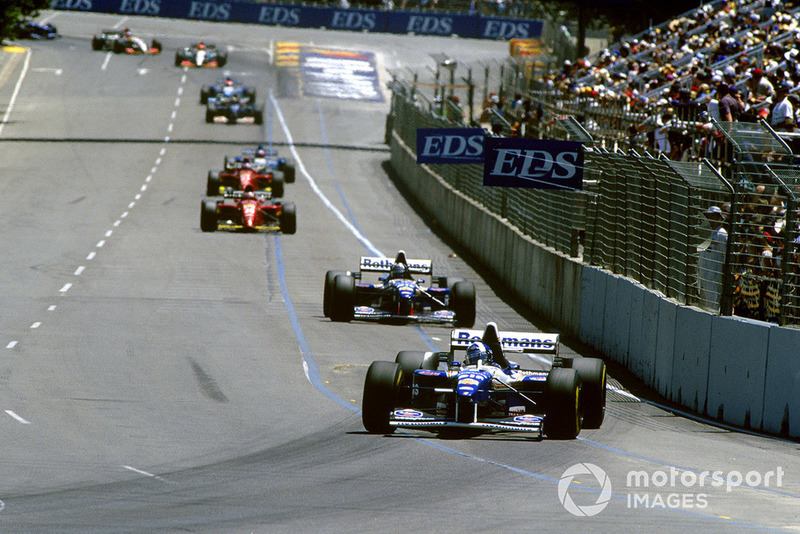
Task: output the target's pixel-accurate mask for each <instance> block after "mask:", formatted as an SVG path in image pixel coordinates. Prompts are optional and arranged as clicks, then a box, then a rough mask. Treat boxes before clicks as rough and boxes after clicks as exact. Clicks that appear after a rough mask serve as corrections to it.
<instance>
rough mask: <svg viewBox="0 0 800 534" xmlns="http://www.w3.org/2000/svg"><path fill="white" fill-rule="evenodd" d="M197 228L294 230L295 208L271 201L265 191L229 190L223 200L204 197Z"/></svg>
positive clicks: (285, 203) (210, 230)
mask: <svg viewBox="0 0 800 534" xmlns="http://www.w3.org/2000/svg"><path fill="white" fill-rule="evenodd" d="M200 229H201V230H202V231H203V232H214V231H216V230H238V231H245V232H248V231H249V232H255V231H258V230H280V231H281V232H282V233H284V234H293V233H295V232H296V231H297V209H296V208H295V204H294V203H293V202H281V201H275V200H273V199H272V195H270V193H269V192H268V191H256V192H252V191H248V192H244V191H233V190H228V191H227V192H226V193H225V195H224V196H223V197H222V198H206V199H203V201H202V202H201V204H200Z"/></svg>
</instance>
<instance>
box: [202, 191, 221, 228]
mask: <svg viewBox="0 0 800 534" xmlns="http://www.w3.org/2000/svg"><path fill="white" fill-rule="evenodd" d="M217 223H218V221H217V201H216V200H213V199H208V198H207V199H204V200H203V201H202V203H201V204H200V230H202V231H203V232H214V231H216V230H217Z"/></svg>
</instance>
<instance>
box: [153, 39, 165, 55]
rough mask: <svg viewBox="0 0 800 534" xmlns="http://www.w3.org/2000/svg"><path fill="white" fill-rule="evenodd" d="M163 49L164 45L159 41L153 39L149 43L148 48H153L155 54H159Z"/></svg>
mask: <svg viewBox="0 0 800 534" xmlns="http://www.w3.org/2000/svg"><path fill="white" fill-rule="evenodd" d="M163 49H164V46H163V45H162V44H161V41H159V40H157V39H153V42H152V43H151V44H150V50H155V51H156V52H155V53H156V54H160V53H161V51H162V50H163Z"/></svg>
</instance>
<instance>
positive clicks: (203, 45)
mask: <svg viewBox="0 0 800 534" xmlns="http://www.w3.org/2000/svg"><path fill="white" fill-rule="evenodd" d="M205 47H206V44H205V43H197V48H198V49H199V50H202V49H204V48H205Z"/></svg>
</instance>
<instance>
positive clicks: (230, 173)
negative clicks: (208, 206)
mask: <svg viewBox="0 0 800 534" xmlns="http://www.w3.org/2000/svg"><path fill="white" fill-rule="evenodd" d="M228 188H231V189H233V190H234V191H269V192H271V193H272V196H273V197H282V196H283V174H275V173H274V172H271V171H268V170H266V169H257V168H253V166H252V165H250V164H249V163H244V164H242V165H241V166H240V167H239V168H234V169H229V170H225V171H209V172H208V181H207V183H206V195H207V196H210V197H213V196H216V195H220V194H223V193H224V192H225V190H227V189H228Z"/></svg>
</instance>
